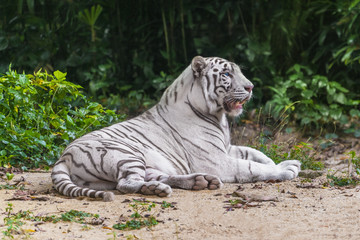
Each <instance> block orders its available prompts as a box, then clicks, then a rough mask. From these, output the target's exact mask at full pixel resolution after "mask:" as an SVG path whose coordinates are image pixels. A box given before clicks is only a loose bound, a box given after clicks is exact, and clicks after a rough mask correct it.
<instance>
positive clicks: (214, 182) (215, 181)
mask: <svg viewBox="0 0 360 240" xmlns="http://www.w3.org/2000/svg"><path fill="white" fill-rule="evenodd" d="M221 186H222V182H221V180H220V179H219V178H218V177H216V176H212V175H199V176H196V177H195V183H194V186H193V187H192V189H193V190H203V189H205V188H208V189H210V190H215V189H219V188H221Z"/></svg>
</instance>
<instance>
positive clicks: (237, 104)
mask: <svg viewBox="0 0 360 240" xmlns="http://www.w3.org/2000/svg"><path fill="white" fill-rule="evenodd" d="M232 108H233V109H241V108H242V104H241V102H235V103H233V104H232Z"/></svg>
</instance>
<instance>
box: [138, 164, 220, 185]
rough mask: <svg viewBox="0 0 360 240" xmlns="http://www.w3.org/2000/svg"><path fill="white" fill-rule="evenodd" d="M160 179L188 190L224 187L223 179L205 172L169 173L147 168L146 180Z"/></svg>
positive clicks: (162, 181)
mask: <svg viewBox="0 0 360 240" xmlns="http://www.w3.org/2000/svg"><path fill="white" fill-rule="evenodd" d="M154 180H156V181H159V182H161V183H165V184H167V185H169V186H171V187H176V188H182V189H188V190H203V189H206V188H208V189H210V190H215V189H219V188H221V187H222V182H221V180H220V179H219V178H218V177H216V176H213V175H209V174H205V173H193V174H187V175H167V174H165V173H163V172H161V171H159V170H157V169H153V168H147V169H146V177H145V181H154Z"/></svg>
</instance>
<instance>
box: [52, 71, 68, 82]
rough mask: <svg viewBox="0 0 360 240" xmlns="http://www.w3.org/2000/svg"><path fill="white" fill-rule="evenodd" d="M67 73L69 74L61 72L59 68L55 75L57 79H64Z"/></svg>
mask: <svg viewBox="0 0 360 240" xmlns="http://www.w3.org/2000/svg"><path fill="white" fill-rule="evenodd" d="M66 74H67V73H63V72H60V71H59V70H57V71H55V72H54V76H55V77H56V79H58V80H64V79H65V78H66Z"/></svg>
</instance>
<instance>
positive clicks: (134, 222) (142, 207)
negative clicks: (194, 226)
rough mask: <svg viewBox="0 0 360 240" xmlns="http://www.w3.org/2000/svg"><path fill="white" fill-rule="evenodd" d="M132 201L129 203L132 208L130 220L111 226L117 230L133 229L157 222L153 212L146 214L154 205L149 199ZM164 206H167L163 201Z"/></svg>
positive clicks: (150, 225) (149, 225) (153, 224)
mask: <svg viewBox="0 0 360 240" xmlns="http://www.w3.org/2000/svg"><path fill="white" fill-rule="evenodd" d="M133 201H134V203H132V204H130V206H131V207H132V209H133V214H131V215H130V220H127V221H126V222H125V223H117V224H114V226H113V228H115V229H119V230H135V229H140V228H143V227H148V228H150V227H152V226H155V225H157V224H158V221H157V220H156V218H155V217H154V214H148V213H147V212H150V211H151V209H152V208H154V207H155V206H156V205H155V203H153V202H149V201H137V200H135V199H134V200H133ZM163 205H164V206H168V205H167V204H166V203H164V202H163Z"/></svg>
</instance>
